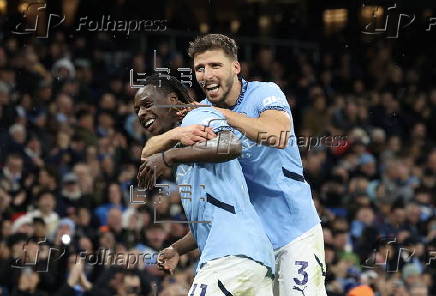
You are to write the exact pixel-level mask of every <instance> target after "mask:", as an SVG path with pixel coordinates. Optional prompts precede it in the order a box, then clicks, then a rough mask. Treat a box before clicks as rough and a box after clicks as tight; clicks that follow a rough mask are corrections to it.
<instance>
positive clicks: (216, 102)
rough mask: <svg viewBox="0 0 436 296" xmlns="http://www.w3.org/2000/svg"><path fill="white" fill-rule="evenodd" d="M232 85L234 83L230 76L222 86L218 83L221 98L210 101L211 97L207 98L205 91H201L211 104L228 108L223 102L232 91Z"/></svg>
mask: <svg viewBox="0 0 436 296" xmlns="http://www.w3.org/2000/svg"><path fill="white" fill-rule="evenodd" d="M233 83H234V79H233V77H232V75H230V76H229V78H227V79H226V80H225V81H224V85H222V84H221V83H220V84H219V85H220V88H221V90H222V91H223V94H222V95H221V97H218V98H214V99H212V98H211V97H209V95H208V94H207V91H206V90H205V89H203V91H204V92H205V94H206V96H207V98H208V99H209V101H210V102H212V103H213V104H214V105H218V106H220V107H229V106H226V104H225V101H226V100H227V97H228V96H229V93H230V91H231V90H232V87H233Z"/></svg>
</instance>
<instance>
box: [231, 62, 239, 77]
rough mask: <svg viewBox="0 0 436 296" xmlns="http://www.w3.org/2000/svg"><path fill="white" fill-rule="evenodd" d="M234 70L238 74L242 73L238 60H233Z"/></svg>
mask: <svg viewBox="0 0 436 296" xmlns="http://www.w3.org/2000/svg"><path fill="white" fill-rule="evenodd" d="M232 66H233V72H235V74H236V75H239V73H241V64H240V63H239V62H238V61H236V60H235V61H233V63H232Z"/></svg>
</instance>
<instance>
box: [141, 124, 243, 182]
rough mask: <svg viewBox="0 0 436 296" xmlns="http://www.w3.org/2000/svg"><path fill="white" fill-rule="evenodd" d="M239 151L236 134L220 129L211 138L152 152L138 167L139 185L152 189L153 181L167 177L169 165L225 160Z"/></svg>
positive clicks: (239, 152) (239, 153)
mask: <svg viewBox="0 0 436 296" xmlns="http://www.w3.org/2000/svg"><path fill="white" fill-rule="evenodd" d="M241 151H242V145H241V142H239V140H238V139H237V138H236V136H235V135H234V134H233V133H232V132H231V131H222V132H220V133H219V134H218V137H215V138H213V139H212V140H208V141H206V142H201V143H196V144H194V145H192V146H188V147H183V148H171V149H169V150H167V151H165V152H162V153H160V154H153V155H152V156H150V157H148V158H146V159H145V160H144V162H143V163H142V164H141V166H140V167H139V172H138V177H137V178H138V184H139V187H140V188H146V189H148V190H151V189H153V187H154V185H155V181H156V180H157V179H159V178H160V177H161V176H164V177H168V176H169V175H170V174H169V173H170V172H171V170H170V167H173V166H175V165H177V164H179V163H193V162H197V163H198V162H200V163H201V162H206V163H207V162H209V163H211V162H212V163H215V162H225V161H229V160H231V159H235V158H237V157H239V156H240V155H241Z"/></svg>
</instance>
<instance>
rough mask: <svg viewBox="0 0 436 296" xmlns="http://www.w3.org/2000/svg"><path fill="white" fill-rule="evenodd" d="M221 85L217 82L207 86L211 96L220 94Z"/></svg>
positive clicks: (207, 91)
mask: <svg viewBox="0 0 436 296" xmlns="http://www.w3.org/2000/svg"><path fill="white" fill-rule="evenodd" d="M219 87H220V86H219V84H217V83H213V84H209V85H207V86H206V87H205V89H206V93H207V94H208V95H211V96H213V95H216V94H218V90H219Z"/></svg>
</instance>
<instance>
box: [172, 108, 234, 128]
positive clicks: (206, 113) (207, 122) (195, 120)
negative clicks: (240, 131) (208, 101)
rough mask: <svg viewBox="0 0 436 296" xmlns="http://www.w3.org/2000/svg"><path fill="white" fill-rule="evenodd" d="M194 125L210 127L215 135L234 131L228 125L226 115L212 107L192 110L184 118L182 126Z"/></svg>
mask: <svg viewBox="0 0 436 296" xmlns="http://www.w3.org/2000/svg"><path fill="white" fill-rule="evenodd" d="M192 124H201V125H204V126H207V127H210V128H211V129H212V130H213V131H214V133H217V132H220V131H224V130H228V131H232V130H233V129H232V127H231V126H229V124H228V123H227V120H226V118H225V117H224V115H223V114H222V113H221V112H219V111H217V110H215V109H214V108H212V107H200V108H197V109H194V110H192V111H191V112H189V113H188V114H187V115H186V116H185V118H183V120H182V125H181V126H188V125H192Z"/></svg>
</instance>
